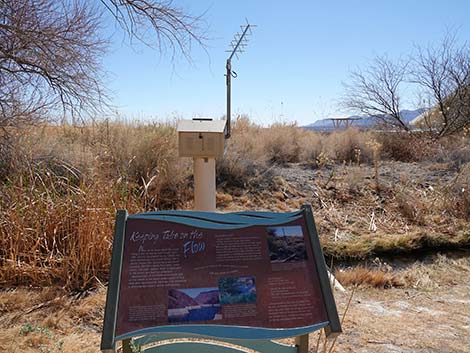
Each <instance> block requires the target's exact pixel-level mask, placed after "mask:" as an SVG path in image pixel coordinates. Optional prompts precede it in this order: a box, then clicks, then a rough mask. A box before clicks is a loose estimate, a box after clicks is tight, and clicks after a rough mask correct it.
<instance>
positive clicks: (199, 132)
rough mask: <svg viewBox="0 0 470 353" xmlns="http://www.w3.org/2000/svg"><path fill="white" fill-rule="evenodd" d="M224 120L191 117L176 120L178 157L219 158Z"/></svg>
mask: <svg viewBox="0 0 470 353" xmlns="http://www.w3.org/2000/svg"><path fill="white" fill-rule="evenodd" d="M225 128H226V121H225V120H213V119H212V118H193V119H192V120H180V121H179V122H178V126H177V131H178V151H179V156H180V157H199V158H220V157H222V156H223V155H224V148H225Z"/></svg>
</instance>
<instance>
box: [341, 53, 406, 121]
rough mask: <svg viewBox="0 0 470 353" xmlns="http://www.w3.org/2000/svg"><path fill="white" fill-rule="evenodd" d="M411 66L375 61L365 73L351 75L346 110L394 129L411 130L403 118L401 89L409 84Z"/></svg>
mask: <svg viewBox="0 0 470 353" xmlns="http://www.w3.org/2000/svg"><path fill="white" fill-rule="evenodd" d="M407 68H408V62H407V61H401V62H393V61H392V60H391V59H389V58H387V57H385V56H382V57H380V56H379V57H376V58H375V59H374V60H373V62H372V64H371V65H370V66H369V67H367V68H366V69H364V70H359V69H358V70H355V71H353V72H351V77H350V83H347V84H345V85H344V86H345V96H344V97H343V99H342V100H343V106H344V107H345V108H347V109H351V110H353V111H356V112H358V113H360V114H365V115H367V116H372V117H375V118H376V119H377V120H378V121H381V122H382V123H385V124H387V125H390V126H392V127H394V128H399V129H403V130H409V127H408V125H407V124H406V121H404V119H403V117H402V116H401V110H402V106H401V104H402V103H401V91H400V90H401V89H402V86H403V84H404V83H405V80H406V74H407Z"/></svg>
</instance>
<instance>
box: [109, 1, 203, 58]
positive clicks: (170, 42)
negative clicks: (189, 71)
mask: <svg viewBox="0 0 470 353" xmlns="http://www.w3.org/2000/svg"><path fill="white" fill-rule="evenodd" d="M100 1H101V3H102V4H103V5H104V6H105V7H106V8H107V9H108V10H109V12H110V13H111V14H112V16H113V17H114V19H115V20H116V22H117V23H118V25H119V26H120V27H121V28H122V29H124V31H125V32H126V33H127V34H128V36H129V38H130V39H131V40H132V39H137V40H138V41H140V42H142V43H144V44H145V45H147V46H150V47H152V48H155V49H157V50H158V51H159V52H164V53H165V52H166V50H167V49H169V50H170V51H171V56H172V57H173V58H174V56H175V55H176V54H178V53H181V54H182V55H184V56H185V57H186V58H187V59H190V51H191V44H192V43H193V42H194V43H196V44H198V45H200V46H202V47H204V43H205V40H206V38H205V36H204V30H203V26H202V24H203V22H204V21H203V18H202V15H200V16H193V15H191V14H189V13H187V12H186V11H184V10H183V9H181V8H179V7H178V6H175V5H174V4H173V1H171V0H163V1H155V0H100ZM148 29H151V31H148Z"/></svg>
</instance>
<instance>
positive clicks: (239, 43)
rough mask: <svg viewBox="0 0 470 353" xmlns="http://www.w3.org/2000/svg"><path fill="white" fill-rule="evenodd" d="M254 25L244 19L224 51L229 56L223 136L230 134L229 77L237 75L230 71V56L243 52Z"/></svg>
mask: <svg viewBox="0 0 470 353" xmlns="http://www.w3.org/2000/svg"><path fill="white" fill-rule="evenodd" d="M252 27H256V25H252V24H250V23H249V22H248V20H246V24H245V25H241V26H240V32H237V33H235V35H234V36H233V39H232V41H231V42H230V45H229V46H230V48H229V49H228V50H226V52H228V53H230V56H229V57H228V59H227V63H226V65H225V68H226V70H227V72H226V74H225V76H226V85H227V117H226V119H227V130H226V132H225V138H227V139H228V138H230V135H231V114H232V112H231V99H232V97H231V94H232V92H231V79H232V77H233V78H236V77H237V73H236V72H235V71H232V58H233V56H235V57H236V58H237V59H238V55H239V54H241V53H243V52H244V49H245V47H246V46H247V44H248V37H249V36H250V35H251V34H252V33H251V28H252Z"/></svg>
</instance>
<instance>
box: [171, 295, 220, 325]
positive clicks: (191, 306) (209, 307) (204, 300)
mask: <svg viewBox="0 0 470 353" xmlns="http://www.w3.org/2000/svg"><path fill="white" fill-rule="evenodd" d="M220 319H222V314H221V309H220V302H219V289H218V288H186V289H170V290H169V291H168V322H170V323H172V322H188V321H211V320H220Z"/></svg>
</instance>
